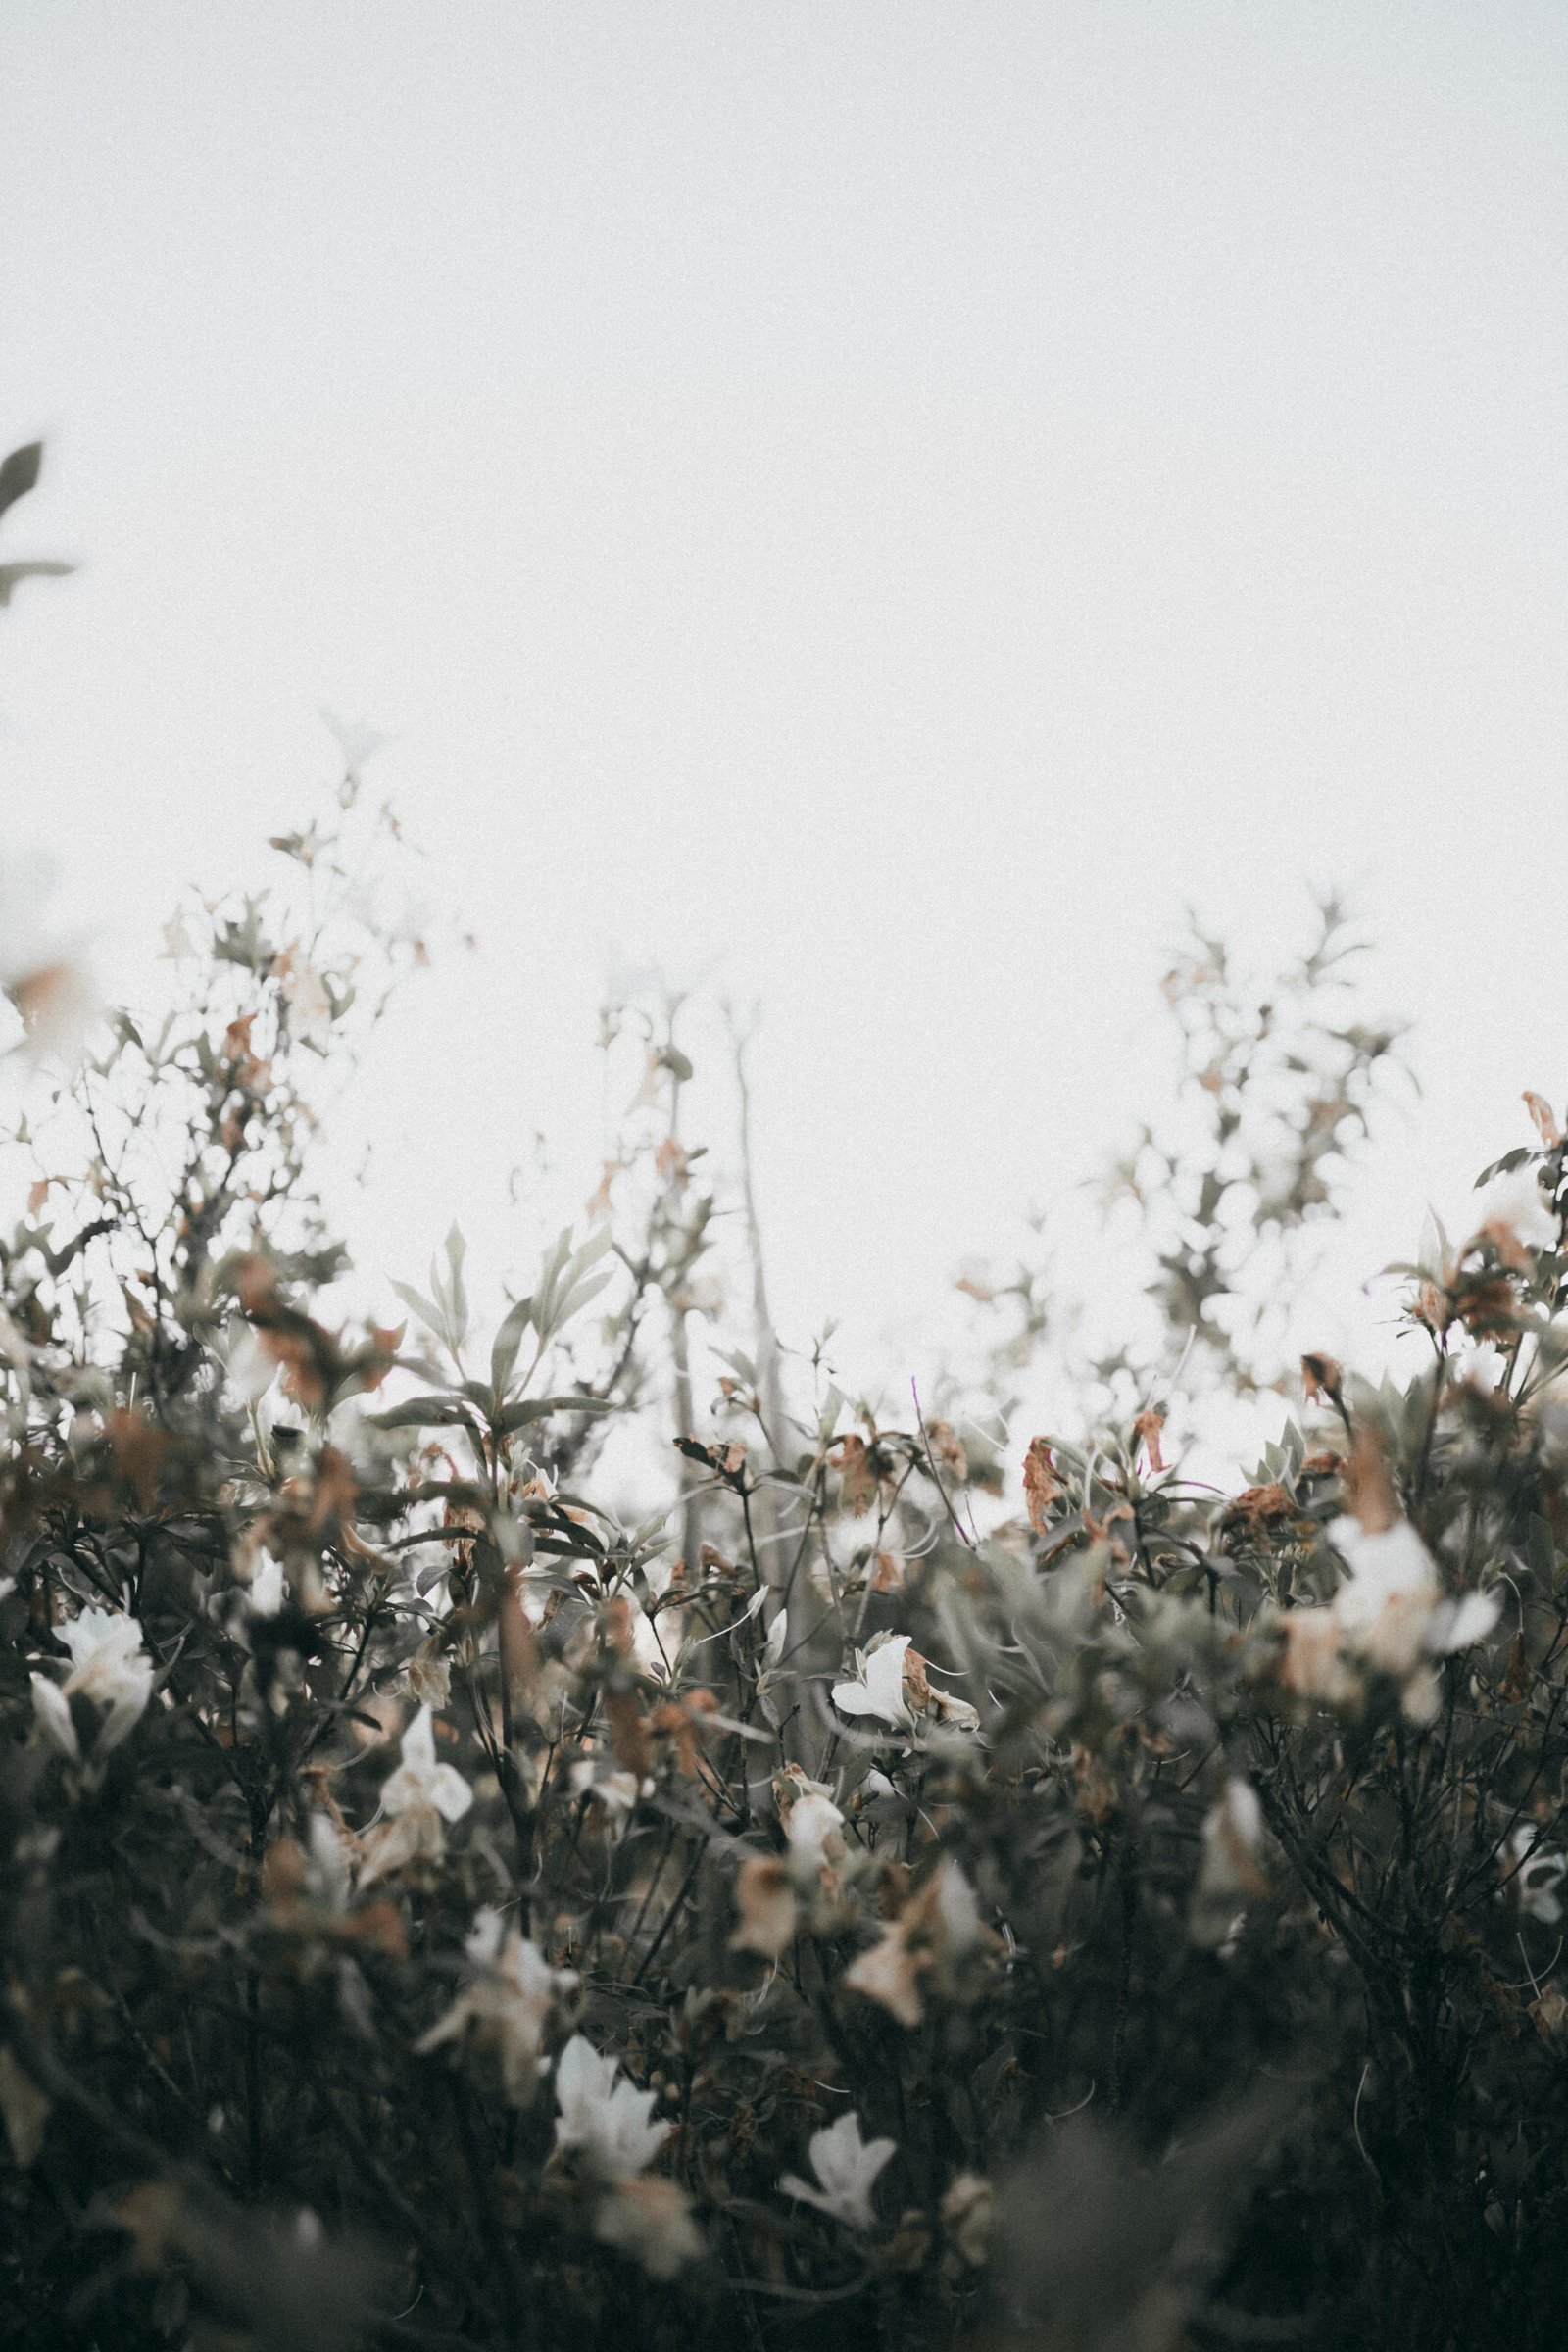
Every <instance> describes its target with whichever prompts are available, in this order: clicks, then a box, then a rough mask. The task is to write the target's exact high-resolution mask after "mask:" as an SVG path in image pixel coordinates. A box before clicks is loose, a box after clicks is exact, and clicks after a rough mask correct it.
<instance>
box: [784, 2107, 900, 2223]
mask: <svg viewBox="0 0 1568 2352" xmlns="http://www.w3.org/2000/svg"><path fill="white" fill-rule="evenodd" d="M897 2147H898V2141H897V2140H894V2139H868V2140H862V2139H861V2137H860V2119H859V2117H858V2115H857V2114H856V2113H855V2111H854V2109H853V2108H852V2109H851V2110H850V2111H849V2113H848V2114H846V2115H841V2116H840V2117H839V2120H838V2122H837V2123H836V2124H829V2125H828V2126H827V2127H826V2128H825V2129H824V2130H823V2131H813V2132H812V2134H811V2137H810V2140H809V2143H808V2146H807V2150H806V2153H807V2155H808V2157H809V2160H810V2166H811V2170H812V2172H813V2173H814V2174H815V2175H816V2178H817V2180H818V2182H819V2186H817V2187H815V2188H812V2187H811V2186H810V2184H809V2182H808V2181H805V2180H802V2179H801V2177H800V2175H799V2174H798V2173H786V2174H785V2175H784V2177H783V2179H782V2180H780V2182H779V2187H780V2188H781V2189H782V2190H783V2191H784V2193H785V2195H786V2196H791V2197H799V2198H800V2199H801V2201H802V2203H803V2204H806V2205H815V2206H817V2207H819V2208H820V2210H821V2211H822V2212H823V2213H828V2214H831V2215H832V2217H833V2219H834V2220H835V2221H836V2222H843V2223H844V2225H845V2227H846V2228H847V2229H872V2228H873V2227H874V2226H875V2222H876V2216H875V2214H874V2213H873V2212H872V2210H871V2185H872V2182H873V2181H874V2180H876V2177H877V2175H878V2173H880V2172H881V2170H882V2167H883V2166H884V2165H885V2164H886V2163H887V2161H888V2158H889V2157H890V2156H891V2155H893V2154H894V2152H895V2150H896V2149H897Z"/></svg>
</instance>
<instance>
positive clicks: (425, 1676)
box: [402, 1642, 452, 1707]
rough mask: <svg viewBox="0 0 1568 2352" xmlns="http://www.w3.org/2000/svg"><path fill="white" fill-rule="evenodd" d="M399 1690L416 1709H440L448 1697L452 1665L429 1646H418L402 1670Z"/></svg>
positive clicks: (432, 1643) (434, 1648)
mask: <svg viewBox="0 0 1568 2352" xmlns="http://www.w3.org/2000/svg"><path fill="white" fill-rule="evenodd" d="M402 1687H403V1689H404V1690H405V1691H407V1692H408V1694H409V1696H410V1698H412V1699H413V1700H414V1701H415V1702H416V1703H417V1705H419V1706H427V1707H444V1706H445V1705H446V1703H447V1701H448V1699H449V1698H450V1697H451V1696H452V1663H451V1660H450V1659H448V1658H444V1657H443V1656H442V1654H441V1652H440V1650H439V1649H438V1648H437V1647H436V1645H435V1643H434V1642H423V1643H421V1645H420V1646H419V1648H417V1650H416V1651H415V1653H414V1655H413V1657H412V1658H409V1659H408V1660H406V1662H405V1664H404V1668H403V1675H402Z"/></svg>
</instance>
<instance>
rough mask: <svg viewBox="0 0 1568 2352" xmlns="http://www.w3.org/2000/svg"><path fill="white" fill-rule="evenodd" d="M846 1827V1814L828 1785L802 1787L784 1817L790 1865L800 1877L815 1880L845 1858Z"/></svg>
mask: <svg viewBox="0 0 1568 2352" xmlns="http://www.w3.org/2000/svg"><path fill="white" fill-rule="evenodd" d="M843 1827H844V1816H843V1814H842V1813H841V1812H840V1811H839V1809H838V1807H837V1805H836V1804H835V1803H834V1802H833V1799H832V1798H831V1797H830V1796H829V1795H828V1793H827V1790H826V1789H819V1788H816V1787H814V1786H809V1787H808V1788H806V1789H803V1790H802V1792H801V1794H800V1795H799V1796H797V1797H796V1799H795V1801H794V1803H793V1804H792V1805H791V1806H790V1808H789V1811H788V1813H787V1814H786V1815H785V1819H784V1835H785V1837H786V1838H788V1839H789V1848H790V1866H791V1868H792V1869H793V1871H794V1872H795V1875H796V1877H797V1878H806V1879H815V1878H817V1877H818V1876H819V1875H820V1874H821V1872H823V1871H824V1870H826V1869H828V1868H829V1867H830V1866H831V1865H832V1864H834V1863H836V1862H842V1861H843V1859H844V1840H843V1838H841V1837H840V1836H839V1832H840V1830H841V1829H842V1828H843Z"/></svg>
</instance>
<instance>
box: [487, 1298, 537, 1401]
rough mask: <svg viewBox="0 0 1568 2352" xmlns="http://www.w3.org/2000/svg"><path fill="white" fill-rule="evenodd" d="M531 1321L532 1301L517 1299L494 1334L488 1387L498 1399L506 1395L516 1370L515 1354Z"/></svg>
mask: <svg viewBox="0 0 1568 2352" xmlns="http://www.w3.org/2000/svg"><path fill="white" fill-rule="evenodd" d="M532 1319H533V1300H532V1299H518V1300H517V1303H516V1305H515V1306H514V1307H512V1308H510V1309H509V1310H508V1312H507V1315H506V1317H505V1319H504V1320H503V1322H502V1325H501V1328H500V1330H499V1331H498V1332H497V1333H496V1337H495V1345H494V1347H493V1348H491V1350H490V1386H491V1387H492V1389H494V1391H495V1393H496V1395H497V1397H504V1396H505V1395H506V1393H507V1384H508V1383H509V1381H510V1380H511V1378H512V1375H513V1373H514V1372H515V1370H516V1368H517V1354H518V1351H519V1349H520V1348H521V1347H522V1335H523V1333H524V1332H525V1331H526V1330H527V1328H528V1325H529V1323H530V1322H531V1321H532Z"/></svg>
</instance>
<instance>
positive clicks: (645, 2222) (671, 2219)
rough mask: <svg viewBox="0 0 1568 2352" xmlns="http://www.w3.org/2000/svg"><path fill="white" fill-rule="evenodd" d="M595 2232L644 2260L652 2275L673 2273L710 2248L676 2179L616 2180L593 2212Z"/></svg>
mask: <svg viewBox="0 0 1568 2352" xmlns="http://www.w3.org/2000/svg"><path fill="white" fill-rule="evenodd" d="M594 2235H595V2237H597V2238H598V2239H599V2241H600V2243H601V2244H602V2245H606V2246H614V2247H615V2248H616V2249H617V2251H618V2252H620V2253H622V2254H629V2255H630V2256H631V2258H632V2260H633V2261H634V2262H640V2263H641V2264H642V2267H643V2269H644V2270H645V2271H646V2272H647V2273H648V2275H649V2277H650V2278H674V2277H675V2276H676V2274H677V2273H678V2272H680V2271H683V2270H684V2269H685V2268H686V2265H687V2264H688V2263H689V2262H697V2261H700V2260H701V2258H702V2256H703V2255H704V2254H706V2253H707V2251H708V2248H707V2247H706V2246H705V2245H704V2243H703V2235H702V2231H701V2230H700V2229H698V2227H697V2224H696V2223H695V2222H694V2221H693V2220H692V2217H691V2208H690V2206H689V2205H688V2204H687V2201H686V2192H685V2190H684V2189H682V2188H680V2187H678V2186H677V2184H676V2183H675V2182H674V2181H673V2180H660V2179H658V2178H657V2177H656V2178H654V2179H652V2180H617V2181H616V2183H615V2185H614V2187H613V2189H612V2190H611V2192H610V2194H609V2195H608V2196H607V2197H605V2198H603V2199H602V2200H601V2203H600V2206H599V2211H598V2212H597V2213H596V2214H595V2216H594Z"/></svg>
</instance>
